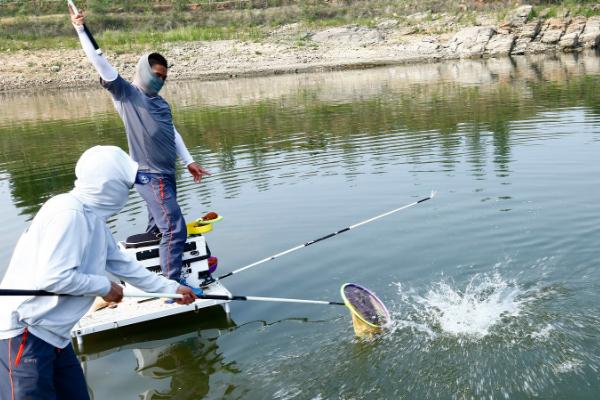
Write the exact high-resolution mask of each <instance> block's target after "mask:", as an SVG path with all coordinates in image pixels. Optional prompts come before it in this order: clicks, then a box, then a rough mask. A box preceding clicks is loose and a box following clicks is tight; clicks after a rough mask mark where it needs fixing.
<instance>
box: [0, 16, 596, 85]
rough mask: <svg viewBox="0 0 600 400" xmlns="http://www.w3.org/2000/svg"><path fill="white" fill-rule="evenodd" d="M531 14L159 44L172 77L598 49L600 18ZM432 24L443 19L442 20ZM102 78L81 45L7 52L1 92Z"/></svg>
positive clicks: (131, 57)
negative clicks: (448, 28) (434, 29)
mask: <svg viewBox="0 0 600 400" xmlns="http://www.w3.org/2000/svg"><path fill="white" fill-rule="evenodd" d="M531 13H532V7H531V6H522V7H519V8H517V9H516V10H514V11H513V13H512V14H511V15H509V16H508V17H507V18H506V19H504V20H503V21H501V22H498V23H496V24H491V22H493V21H483V22H488V24H485V25H478V26H471V27H463V28H462V29H458V30H457V31H456V32H449V33H442V34H437V35H435V34H428V35H426V34H422V33H419V32H414V31H413V30H411V29H410V28H407V27H406V26H400V24H399V22H398V20H395V19H387V20H382V21H380V23H379V24H378V25H377V26H375V27H372V28H369V27H364V26H358V25H345V26H340V27H333V28H327V29H321V30H316V31H314V30H313V31H309V32H307V31H305V28H303V27H302V26H301V25H300V24H289V25H284V26H282V27H279V28H277V29H276V30H274V31H273V32H271V34H270V35H269V36H268V37H267V38H266V39H264V40H261V41H240V40H216V41H195V42H173V43H167V44H164V45H162V46H160V47H161V48H160V49H159V51H161V52H162V53H163V54H164V55H165V57H166V58H167V59H168V60H169V63H170V64H172V67H171V69H170V74H169V81H178V80H190V79H197V80H222V79H231V78H237V77H252V76H268V75H278V74H290V73H301V72H323V71H337V70H346V69H361V68H370V67H375V66H385V65H398V64H406V63H421V62H436V61H440V60H449V59H459V58H485V57H505V56H509V55H522V54H534V53H544V52H578V51H582V50H584V49H591V48H596V47H597V46H598V43H599V42H600V17H597V16H593V17H590V18H585V17H581V16H579V17H575V18H571V17H569V16H565V17H562V18H547V19H543V18H538V17H532V15H531ZM448 18H451V17H448ZM424 23H437V24H439V23H440V21H426V22H424ZM441 23H444V21H441ZM298 37H300V38H301V40H300V41H299V39H298ZM100 44H101V45H102V43H100ZM104 50H105V53H106V56H107V58H108V59H109V61H110V62H111V63H112V64H113V65H114V66H115V67H116V68H117V70H118V71H119V72H120V73H121V75H122V76H124V77H125V78H126V79H129V78H131V77H132V76H133V72H134V68H135V64H136V63H137V59H138V57H139V56H140V54H141V53H142V51H141V50H140V51H131V52H122V53H119V54H117V53H114V52H111V49H110V48H106V49H104ZM97 84H98V78H97V74H96V73H95V71H94V70H93V68H92V66H91V65H90V64H89V63H88V61H87V59H86V58H85V56H84V55H83V52H82V51H81V50H79V49H61V50H56V49H49V50H46V49H40V50H17V51H6V52H2V53H0V91H1V92H6V91H13V90H39V89H49V88H69V87H89V86H94V85H97Z"/></svg>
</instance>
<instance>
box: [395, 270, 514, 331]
mask: <svg viewBox="0 0 600 400" xmlns="http://www.w3.org/2000/svg"><path fill="white" fill-rule="evenodd" d="M398 286H399V290H400V292H401V300H402V301H403V302H405V303H407V304H408V305H409V307H410V308H411V309H412V310H413V313H412V314H411V313H409V315H408V319H407V318H406V315H404V317H405V318H399V325H400V326H401V327H411V328H413V329H417V330H419V331H421V332H426V333H429V336H430V337H433V336H432V334H433V333H434V332H437V333H440V334H445V335H451V336H460V337H466V338H473V339H480V338H483V337H485V336H487V335H488V334H489V333H490V330H491V329H492V327H494V326H495V325H497V324H499V323H501V322H502V321H503V319H505V318H508V317H515V316H517V315H518V314H519V313H520V312H521V310H522V308H523V305H524V303H525V300H523V299H522V298H520V296H521V295H522V294H523V290H522V289H520V288H519V286H518V285H517V284H516V283H515V282H513V281H507V280H505V279H503V278H502V277H501V276H500V274H498V273H493V274H476V275H474V276H473V277H472V278H471V279H470V280H469V282H468V284H467V285H466V287H465V288H464V289H463V290H461V289H458V288H457V287H456V285H455V284H453V283H449V282H447V281H445V280H443V281H440V282H438V283H435V284H433V286H432V287H431V289H429V290H428V291H427V293H426V294H425V295H423V296H421V295H416V294H413V295H412V296H407V295H406V294H404V293H402V290H401V287H400V285H398ZM404 313H406V311H404Z"/></svg>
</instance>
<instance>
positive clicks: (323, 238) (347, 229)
mask: <svg viewBox="0 0 600 400" xmlns="http://www.w3.org/2000/svg"><path fill="white" fill-rule="evenodd" d="M436 193H437V192H435V191H432V192H431V194H430V195H429V196H428V197H424V198H422V199H421V200H417V201H415V202H413V203H410V204H407V205H405V206H402V207H399V208H396V209H394V210H391V211H388V212H385V213H383V214H379V215H377V216H375V217H372V218H369V219H366V220H364V221H361V222H358V223H356V224H354V225H350V226H348V227H346V228H344V229H340V230H339V231H336V232H332V233H330V234H328V235H325V236H323V237H320V238H318V239H314V240H311V241H309V242H306V243H304V244H301V245H298V246H296V247H292V248H291V249H288V250H285V251H282V252H281V253H277V254H274V255H272V256H269V257H266V258H263V259H262V260H259V261H256V262H253V263H252V264H248V265H246V266H245V267H242V268H239V269H236V270H234V271H231V272H229V273H227V274H225V275H223V276H220V277H219V280H220V279H225V278H228V277H230V276H231V275H235V274H237V273H239V272H242V271H245V270H247V269H250V268H252V267H256V266H257V265H260V264H263V263H266V262H267V261H271V260H274V259H276V258H279V257H281V256H284V255H286V254H289V253H292V252H294V251H296V250H300V249H302V248H304V247H308V246H310V245H311V244H315V243H318V242H320V241H322V240H325V239H329V238H331V237H334V236H336V235H339V234H340V233H344V232H347V231H349V230H351V229H354V228H358V227H359V226H362V225H365V224H368V223H369V222H373V221H375V220H378V219H380V218H383V217H387V216H388V215H391V214H394V213H397V212H398V211H402V210H405V209H407V208H410V207H413V206H416V205H417V204H421V203H423V202H425V201H427V200H431V199H433V197H434V196H435V195H436Z"/></svg>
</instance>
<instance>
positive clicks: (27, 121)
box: [0, 55, 600, 216]
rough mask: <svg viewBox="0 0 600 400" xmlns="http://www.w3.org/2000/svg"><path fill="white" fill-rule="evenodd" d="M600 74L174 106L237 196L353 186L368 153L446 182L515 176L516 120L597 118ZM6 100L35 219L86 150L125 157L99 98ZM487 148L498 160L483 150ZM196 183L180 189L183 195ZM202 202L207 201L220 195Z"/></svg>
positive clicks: (426, 72)
mask: <svg viewBox="0 0 600 400" xmlns="http://www.w3.org/2000/svg"><path fill="white" fill-rule="evenodd" d="M599 72H600V65H599V63H598V58H597V57H596V56H595V55H587V56H563V57H561V58H549V57H547V56H546V57H544V58H518V59H515V60H511V59H501V60H494V59H492V60H485V61H461V62H458V61H457V62H448V63H443V64H428V65H419V66H401V67H394V68H383V69H374V70H367V71H350V72H344V73H337V74H336V73H334V74H328V75H327V74H309V75H298V76H296V75H294V76H284V77H270V78H258V79H253V80H239V81H222V82H178V83H176V84H173V87H172V88H171V90H170V91H167V92H166V94H165V96H166V97H167V98H168V99H169V100H170V101H171V102H172V103H173V105H174V109H175V112H174V115H175V121H176V125H177V126H178V127H179V130H180V131H181V132H182V134H183V136H184V139H185V141H186V143H187V145H188V147H189V148H190V149H191V150H192V153H193V155H194V156H195V158H196V159H197V160H198V161H200V162H201V163H202V164H204V166H206V167H208V168H209V169H210V170H212V171H213V172H216V173H215V174H214V176H213V177H212V178H211V179H213V180H218V182H219V184H220V185H221V186H222V187H223V189H224V191H225V193H226V197H227V198H235V197H237V196H239V193H240V190H241V186H242V185H243V184H244V183H248V182H251V183H253V184H255V185H256V186H257V187H258V188H259V189H260V190H266V189H268V188H269V187H270V186H272V185H273V184H276V183H277V178H278V171H279V170H280V169H282V168H283V167H288V169H289V171H287V175H286V176H296V177H298V178H302V173H304V172H306V171H304V170H303V169H302V168H301V167H302V166H308V167H311V166H312V167H319V169H321V168H322V169H323V171H324V172H323V173H327V170H328V168H334V166H335V165H343V166H344V167H345V168H346V169H347V171H346V175H347V178H348V179H353V176H355V174H357V173H360V172H359V170H360V168H361V166H363V165H364V164H365V160H364V159H363V157H362V153H363V152H364V150H369V151H370V152H371V153H373V157H375V159H376V161H378V163H379V164H385V162H387V161H390V160H392V159H397V158H398V157H401V158H406V162H407V163H409V164H412V165H414V167H415V168H416V169H422V168H427V167H426V163H427V162H429V160H428V159H427V157H424V154H432V153H437V156H436V158H437V160H436V161H439V162H441V164H442V166H443V168H444V169H445V170H447V171H449V172H450V171H453V170H454V166H455V165H456V164H457V163H458V162H460V160H461V157H462V155H463V154H464V153H467V155H468V162H469V163H470V164H471V165H472V172H473V174H475V175H477V174H479V173H481V166H482V165H483V164H484V163H485V162H486V159H487V158H490V159H491V160H492V161H493V162H494V163H495V164H496V165H497V167H496V173H497V175H498V176H499V177H502V176H506V175H507V174H510V163H511V142H512V141H514V140H518V135H517V134H516V133H514V132H512V127H514V125H515V123H516V121H524V120H535V119H536V118H539V117H540V114H541V113H542V112H544V113H548V112H551V111H552V110H559V109H561V108H565V107H585V108H587V109H588V110H589V112H591V113H595V114H598V113H599V111H600V108H599V106H598V104H599V102H598V95H597V93H598V90H597V89H598V86H599V85H600V77H598V76H597V75H593V74H598V73H599ZM584 74H587V75H584ZM273 81H277V82H276V83H274V82H273ZM1 96H2V100H3V103H4V104H8V107H7V108H6V109H4V110H3V111H2V114H0V146H1V147H2V150H3V151H2V159H1V160H0V170H1V171H2V172H3V173H6V174H7V177H8V179H9V181H10V192H11V196H12V198H13V202H14V203H15V205H16V206H17V207H18V209H19V210H20V211H21V213H23V214H25V215H28V216H31V215H33V213H35V212H36V211H37V209H38V208H39V207H40V205H41V204H42V203H43V202H44V201H45V200H46V199H48V198H49V197H50V196H52V195H55V194H57V193H60V192H64V191H66V190H69V189H70V188H71V185H72V182H73V180H74V175H73V167H74V164H75V161H76V160H77V158H78V157H79V155H80V154H81V153H82V152H83V150H85V149H86V148H88V147H91V146H93V145H96V144H116V145H118V146H121V147H123V148H126V140H125V137H124V134H123V128H122V123H121V121H120V120H119V118H118V116H117V115H116V113H115V112H113V110H112V105H111V104H110V101H109V98H108V95H107V94H106V93H103V92H102V91H99V90H94V91H87V92H86V91H84V92H83V93H81V92H79V91H78V92H69V91H56V92H51V93H50V94H48V93H44V94H29V95H26V94H23V93H17V94H14V95H11V94H3V95H1ZM30 103H33V105H34V106H30V107H27V104H30ZM17 108H20V109H24V110H25V111H23V112H19V111H17ZM489 141H491V143H492V146H493V148H494V153H493V154H485V152H482V151H481V148H482V147H484V146H486V145H487V143H488V142H489ZM180 172H181V171H180ZM381 172H383V171H379V173H381ZM315 173H316V172H315ZM189 185H190V184H189V183H187V182H180V187H181V188H180V190H181V191H182V193H183V197H184V198H185V193H186V192H187V190H189V189H188V186H189ZM201 190H202V189H201ZM202 196H203V197H204V198H205V202H206V203H207V204H210V197H211V196H210V191H208V190H206V191H204V192H202ZM130 211H137V207H136V208H135V209H134V210H130Z"/></svg>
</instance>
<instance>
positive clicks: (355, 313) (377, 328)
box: [340, 283, 391, 333]
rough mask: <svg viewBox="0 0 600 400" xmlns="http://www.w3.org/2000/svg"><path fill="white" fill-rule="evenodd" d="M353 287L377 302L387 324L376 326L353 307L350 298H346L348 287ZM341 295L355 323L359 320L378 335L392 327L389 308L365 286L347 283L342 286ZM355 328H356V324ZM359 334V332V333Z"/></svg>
mask: <svg viewBox="0 0 600 400" xmlns="http://www.w3.org/2000/svg"><path fill="white" fill-rule="evenodd" d="M349 286H352V287H355V288H357V289H359V290H362V291H364V292H366V293H367V294H368V295H369V297H370V298H371V299H373V300H375V301H376V302H377V304H378V305H379V306H380V307H381V310H382V311H383V316H384V317H385V322H384V323H383V324H380V325H377V324H374V323H372V322H370V321H367V320H366V319H365V318H364V317H363V316H362V315H361V313H360V312H359V311H358V310H357V309H356V307H354V305H352V303H351V302H350V301H349V300H348V298H347V297H346V293H345V290H344V289H346V288H347V287H349ZM340 292H341V295H342V299H343V300H344V304H345V305H346V307H348V309H349V310H350V313H351V314H352V320H353V322H354V320H355V319H357V320H358V321H360V324H362V325H364V326H367V327H369V328H370V329H371V331H372V332H374V333H376V332H379V331H381V330H382V329H383V328H386V327H388V326H389V325H390V323H391V317H390V312H389V311H388V309H387V307H386V306H385V304H383V302H382V301H381V300H379V298H378V297H377V296H376V295H375V293H373V292H372V291H370V290H369V289H367V288H366V287H364V286H361V285H358V284H356V283H345V284H343V285H342V287H341V289H340ZM354 325H355V328H357V327H356V324H354ZM357 333H358V332H357Z"/></svg>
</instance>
